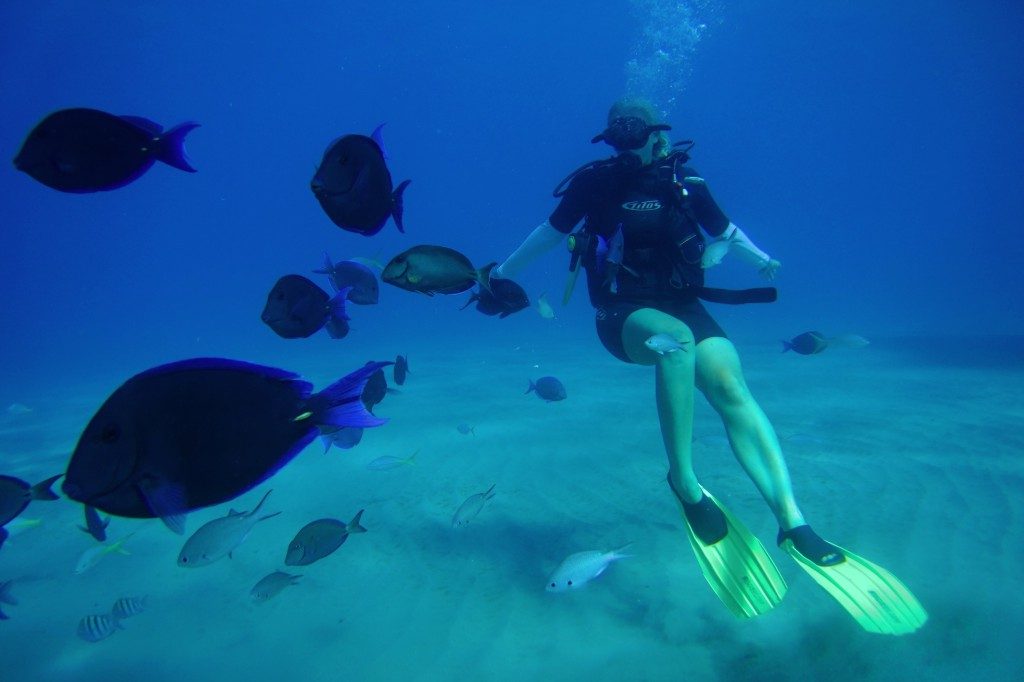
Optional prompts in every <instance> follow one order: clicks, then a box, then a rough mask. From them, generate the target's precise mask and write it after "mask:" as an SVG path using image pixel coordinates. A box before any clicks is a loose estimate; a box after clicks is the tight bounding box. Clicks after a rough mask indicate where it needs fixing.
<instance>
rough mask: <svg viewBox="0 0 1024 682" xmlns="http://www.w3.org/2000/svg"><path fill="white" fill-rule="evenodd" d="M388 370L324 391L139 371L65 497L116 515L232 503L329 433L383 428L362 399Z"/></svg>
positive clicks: (76, 465)
mask: <svg viewBox="0 0 1024 682" xmlns="http://www.w3.org/2000/svg"><path fill="white" fill-rule="evenodd" d="M388 364H390V363H386V362H370V363H367V364H366V365H365V366H364V367H362V368H361V369H359V370H356V371H355V372H352V373H351V374H349V375H347V376H345V377H342V378H341V379H340V380H338V381H336V382H335V383H333V384H331V385H330V386H328V387H327V388H325V389H324V390H322V391H320V392H319V393H313V386H312V384H310V383H309V382H307V381H303V380H302V379H300V378H299V376H298V375H297V374H293V373H292V372H287V371H285V370H282V369H275V368H273V367H263V366H260V365H254V364H250V363H247V362H240V361H237V360H225V359H221V358H196V359H192V360H183V361H181V362H175V363H172V364H169V365H162V366H160V367H155V368H153V369H150V370H147V371H145V372H142V373H141V374H137V375H135V376H134V377H132V378H131V379H129V380H128V381H126V382H125V383H124V384H123V385H122V386H121V387H120V388H118V389H117V390H116V391H114V392H113V393H112V394H111V395H110V397H109V398H107V400H106V402H104V403H103V406H102V407H100V409H99V411H97V412H96V414H95V415H94V416H93V417H92V419H91V420H90V421H89V424H88V426H86V427H85V430H84V431H83V432H82V435H81V436H80V437H79V440H78V445H76V446H75V451H74V453H72V455H71V461H70V462H69V463H68V470H67V474H66V478H65V480H64V486H63V489H64V493H65V494H66V495H67V496H68V497H70V498H71V499H73V500H77V501H79V502H81V503H83V504H88V505H91V506H93V507H96V508H97V509H101V510H103V511H105V512H107V513H108V514H113V515H115V516H127V517H132V518H153V517H160V518H161V519H163V520H164V522H165V523H166V524H167V525H168V527H170V528H171V529H172V530H175V531H177V532H181V530H182V528H183V524H184V519H183V515H184V514H185V512H188V511H191V510H194V509H200V508H202V507H207V506H210V505H212V504H219V503H221V502H225V501H227V500H231V499H234V498H235V497H237V496H239V495H241V494H242V493H244V492H245V491H247V490H250V489H252V488H253V487H254V486H256V485H258V484H259V483H261V482H262V481H264V480H266V479H267V478H269V477H270V476H271V475H273V474H274V472H276V471H277V470H278V469H280V468H281V467H283V466H284V465H285V464H287V463H288V462H289V461H290V460H291V459H292V458H293V457H295V455H297V454H298V453H299V452H300V451H301V450H302V449H303V448H305V447H306V446H307V445H308V444H309V443H310V442H311V441H313V439H315V438H316V436H317V434H318V433H319V430H318V427H321V426H326V425H330V426H359V427H368V426H379V425H381V424H383V423H384V422H385V421H386V420H385V419H379V418H377V417H374V416H373V415H372V414H370V413H369V412H367V411H366V408H365V407H364V406H363V404H362V402H361V401H360V400H359V399H358V398H359V395H360V394H361V393H362V391H363V388H364V387H365V386H366V380H367V379H368V378H369V377H370V376H371V375H372V374H374V373H375V372H378V371H381V368H383V367H385V366H387V365H388Z"/></svg>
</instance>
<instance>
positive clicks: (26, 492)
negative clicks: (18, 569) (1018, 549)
mask: <svg viewBox="0 0 1024 682" xmlns="http://www.w3.org/2000/svg"><path fill="white" fill-rule="evenodd" d="M60 477H61V474H57V475H56V476H52V477H50V478H48V479H46V480H45V481H43V482H42V483H36V484H35V485H32V484H30V483H27V482H26V481H23V480H21V479H20V478H15V477H14V476H0V547H3V545H4V540H6V539H7V531H6V530H4V526H6V525H7V523H8V522H9V521H12V520H13V519H15V518H17V516H18V515H19V514H21V512H23V511H25V507H27V506H28V503H29V502H31V501H32V500H56V499H57V496H56V495H55V494H54V493H53V491H52V490H50V486H51V485H53V483H54V481H56V480H57V479H58V478H60Z"/></svg>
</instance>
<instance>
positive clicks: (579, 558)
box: [546, 544, 632, 592]
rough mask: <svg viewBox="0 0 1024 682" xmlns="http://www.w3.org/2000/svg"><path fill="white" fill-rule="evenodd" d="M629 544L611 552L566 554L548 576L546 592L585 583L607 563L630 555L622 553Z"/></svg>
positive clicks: (580, 585)
mask: <svg viewBox="0 0 1024 682" xmlns="http://www.w3.org/2000/svg"><path fill="white" fill-rule="evenodd" d="M627 547H629V545H628V544H627V545H625V546H623V547H620V548H619V549H616V550H614V551H611V552H602V551H599V550H592V551H589V552H577V553H576V554H570V555H569V556H567V557H566V558H565V559H564V560H563V561H562V563H561V564H559V565H558V568H556V569H555V572H554V573H552V574H551V577H550V578H548V583H547V587H546V589H547V591H548V592H567V591H569V590H574V589H576V588H578V587H582V586H583V585H586V584H587V583H588V582H590V581H591V580H593V579H594V578H596V577H597V576H599V575H601V574H602V573H604V569H606V568H608V564H610V563H612V562H613V561H617V560H619V559H625V558H626V557H629V556H632V555H631V554H623V553H622V552H623V550H625V549H626V548H627Z"/></svg>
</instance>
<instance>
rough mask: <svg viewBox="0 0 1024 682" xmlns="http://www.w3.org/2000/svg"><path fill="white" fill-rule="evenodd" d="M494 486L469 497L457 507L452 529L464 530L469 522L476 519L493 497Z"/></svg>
mask: <svg viewBox="0 0 1024 682" xmlns="http://www.w3.org/2000/svg"><path fill="white" fill-rule="evenodd" d="M494 485H497V484H494ZM494 485H491V487H490V488H488V489H487V490H486V491H485V492H482V493H477V494H476V495H470V496H469V497H467V498H466V501H465V502H463V503H462V504H461V505H459V509H458V511H456V512H455V516H453V517H452V528H465V527H466V526H468V525H469V522H470V521H472V520H473V519H475V518H476V515H477V514H479V513H480V510H481V509H483V508H484V504H485V503H486V502H487V500H489V499H491V498H492V497H494Z"/></svg>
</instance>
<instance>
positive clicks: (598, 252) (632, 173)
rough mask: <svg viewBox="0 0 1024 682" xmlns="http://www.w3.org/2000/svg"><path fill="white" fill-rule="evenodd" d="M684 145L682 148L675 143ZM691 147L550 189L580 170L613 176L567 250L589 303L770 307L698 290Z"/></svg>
mask: <svg viewBox="0 0 1024 682" xmlns="http://www.w3.org/2000/svg"><path fill="white" fill-rule="evenodd" d="M680 144H684V143H680ZM685 144H688V145H689V146H687V147H685V148H684V149H681V150H677V151H675V152H672V153H671V154H669V155H668V156H666V157H664V158H663V159H660V160H659V161H658V163H657V165H655V166H653V167H651V166H649V167H645V168H641V167H639V164H638V163H635V162H634V163H633V164H630V163H629V161H630V160H636V161H638V159H637V157H635V156H634V155H622V156H620V157H617V158H614V159H609V160H604V161H598V162H593V163H591V164H587V165H586V166H583V167H582V168H581V169H579V170H577V171H575V172H574V173H573V174H572V175H570V176H569V178H567V179H566V180H565V181H563V183H561V184H560V185H559V187H558V188H556V196H558V195H559V190H561V189H562V188H563V187H564V186H565V184H566V183H567V182H568V181H569V180H571V179H572V177H574V176H575V175H576V174H578V173H580V172H581V171H582V170H584V169H588V168H589V169H593V170H594V171H595V172H599V173H609V174H613V177H614V180H615V182H614V183H612V185H613V186H614V187H616V190H615V196H609V197H607V201H604V202H602V203H603V205H604V209H603V210H599V211H595V212H592V213H588V214H587V216H586V220H585V221H584V224H583V227H582V228H581V229H580V230H579V231H577V232H576V233H575V234H574V239H571V240H570V242H571V243H572V244H573V245H574V247H575V249H576V253H575V254H574V258H573V259H572V261H573V262H571V263H570V268H572V267H573V263H574V262H575V260H577V259H578V260H579V261H580V262H581V263H582V265H583V266H584V268H585V269H586V272H587V289H588V292H589V294H590V301H591V303H592V304H593V305H594V306H595V307H597V306H600V305H604V304H608V303H610V302H612V301H635V302H656V301H658V300H667V299H671V300H676V301H679V300H683V301H685V300H687V299H694V298H703V299H705V300H710V301H716V302H721V303H754V302H770V301H774V300H775V298H776V295H777V294H776V290H775V289H774V288H757V289H746V290H739V291H735V290H726V289H713V288H708V287H705V286H704V269H703V266H702V263H701V260H702V257H703V255H704V247H705V241H704V236H703V234H702V233H701V231H700V225H699V222H698V220H697V217H696V215H695V213H694V211H693V208H692V206H691V203H690V202H691V193H692V192H694V191H696V190H698V189H701V188H700V187H699V185H700V184H702V183H703V182H704V180H703V179H702V178H700V177H697V176H694V175H691V176H687V175H686V172H685V170H684V164H685V163H686V161H687V160H688V159H689V154H688V151H689V149H690V147H692V142H689V141H687V143H685Z"/></svg>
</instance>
